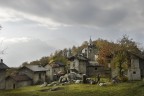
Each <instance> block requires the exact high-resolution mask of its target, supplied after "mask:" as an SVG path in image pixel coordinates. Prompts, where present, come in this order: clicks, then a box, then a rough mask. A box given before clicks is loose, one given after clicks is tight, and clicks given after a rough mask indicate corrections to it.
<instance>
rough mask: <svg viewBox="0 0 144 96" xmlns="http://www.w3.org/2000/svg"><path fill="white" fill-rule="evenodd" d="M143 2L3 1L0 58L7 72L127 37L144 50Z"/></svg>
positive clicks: (1, 3) (135, 0) (77, 0)
mask: <svg viewBox="0 0 144 96" xmlns="http://www.w3.org/2000/svg"><path fill="white" fill-rule="evenodd" d="M143 5H144V0H0V25H2V27H3V28H2V30H0V41H1V43H0V50H2V49H5V48H6V51H5V54H4V55H0V57H1V58H3V59H4V62H5V63H6V64H7V65H8V66H10V67H11V66H13V67H15V66H20V65H21V64H22V63H23V62H24V61H32V60H36V59H40V58H41V57H42V56H48V55H50V53H52V52H54V50H56V49H63V48H65V47H66V48H69V47H72V46H73V45H76V46H78V45H80V44H81V43H82V42H83V41H86V40H89V38H90V36H91V37H92V39H93V40H96V39H98V38H102V39H107V40H110V41H116V40H118V39H120V38H121V37H122V35H124V34H127V35H129V37H131V38H133V39H134V40H135V41H136V42H139V43H140V44H142V45H143V43H144V42H143V41H144V38H143V37H144V6H143Z"/></svg>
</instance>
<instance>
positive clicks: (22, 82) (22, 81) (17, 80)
mask: <svg viewBox="0 0 144 96" xmlns="http://www.w3.org/2000/svg"><path fill="white" fill-rule="evenodd" d="M30 85H32V79H31V78H30V77H28V76H27V75H25V74H24V75H18V74H17V75H15V76H8V77H7V78H6V89H16V88H19V87H24V86H30Z"/></svg>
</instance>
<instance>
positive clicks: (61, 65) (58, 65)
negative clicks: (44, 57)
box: [50, 62, 65, 68]
mask: <svg viewBox="0 0 144 96" xmlns="http://www.w3.org/2000/svg"><path fill="white" fill-rule="evenodd" d="M50 66H52V67H53V68H57V67H64V66H65V64H63V63H61V62H53V63H51V64H50Z"/></svg>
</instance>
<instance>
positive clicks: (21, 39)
mask: <svg viewBox="0 0 144 96" xmlns="http://www.w3.org/2000/svg"><path fill="white" fill-rule="evenodd" d="M29 40H31V39H30V38H28V37H15V38H7V37H0V41H3V42H4V43H19V42H28V41H29Z"/></svg>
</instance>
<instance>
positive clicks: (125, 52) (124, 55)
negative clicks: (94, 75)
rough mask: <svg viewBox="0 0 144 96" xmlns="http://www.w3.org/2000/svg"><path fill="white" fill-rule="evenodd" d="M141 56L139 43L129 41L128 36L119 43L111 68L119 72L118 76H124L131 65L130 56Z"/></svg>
mask: <svg viewBox="0 0 144 96" xmlns="http://www.w3.org/2000/svg"><path fill="white" fill-rule="evenodd" d="M131 53H134V54H141V51H140V50H139V48H138V47H137V43H136V42H135V41H133V39H129V37H128V36H127V35H124V36H123V38H122V39H121V40H120V41H118V43H117V47H116V50H114V54H113V59H112V61H111V66H112V67H113V68H115V69H116V70H117V71H118V75H119V76H120V77H121V76H123V72H124V71H127V69H128V67H129V65H130V54H131Z"/></svg>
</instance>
